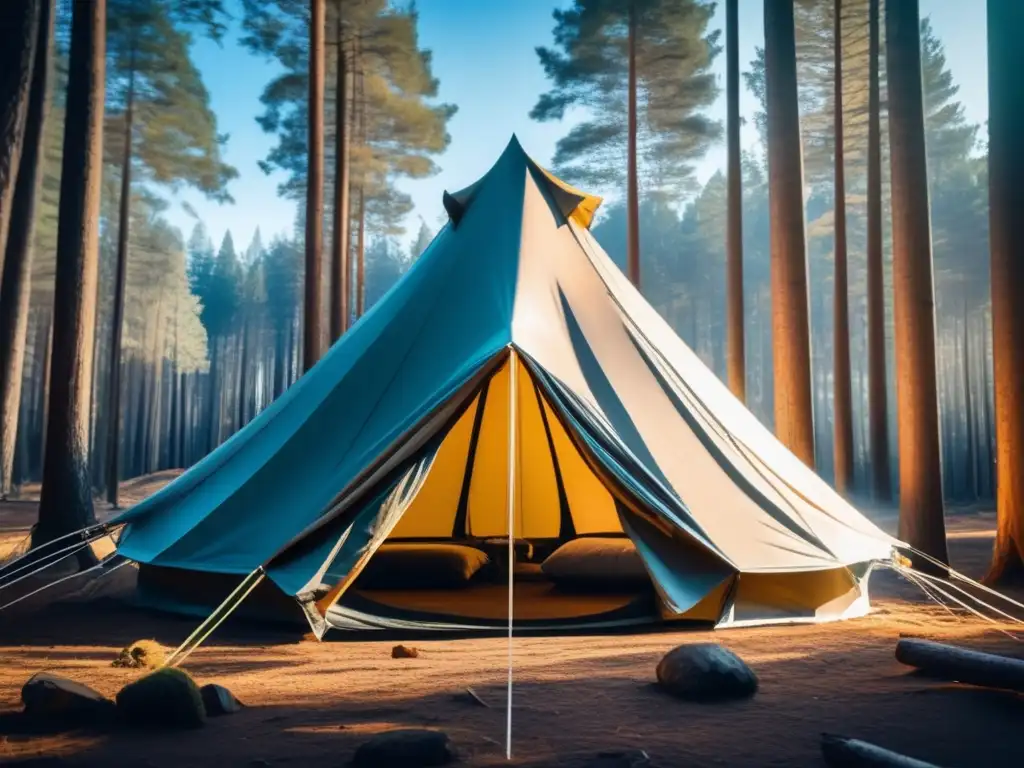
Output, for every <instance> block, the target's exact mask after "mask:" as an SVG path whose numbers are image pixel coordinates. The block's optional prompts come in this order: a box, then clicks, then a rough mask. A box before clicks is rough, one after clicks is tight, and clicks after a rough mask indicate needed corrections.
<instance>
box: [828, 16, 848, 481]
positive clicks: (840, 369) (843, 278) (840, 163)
mask: <svg viewBox="0 0 1024 768" xmlns="http://www.w3.org/2000/svg"><path fill="white" fill-rule="evenodd" d="M834 5H835V16H834V39H835V42H834V48H835V64H834V68H835V83H834V89H835V94H834V101H835V116H834V120H835V142H836V147H835V281H834V283H835V286H834V287H835V298H834V300H833V305H832V312H833V320H832V333H833V336H832V360H833V374H832V386H833V388H834V392H833V425H834V426H833V429H834V435H833V440H834V448H833V449H834V457H835V459H834V461H835V487H836V490H837V491H838V492H839V493H841V494H843V495H846V494H848V493H849V492H850V490H851V489H852V486H853V392H852V386H853V384H852V382H851V373H850V297H849V288H848V286H849V282H848V278H847V265H846V168H845V167H844V165H845V157H846V156H845V153H844V151H843V137H844V132H843V22H842V13H843V4H842V0H834Z"/></svg>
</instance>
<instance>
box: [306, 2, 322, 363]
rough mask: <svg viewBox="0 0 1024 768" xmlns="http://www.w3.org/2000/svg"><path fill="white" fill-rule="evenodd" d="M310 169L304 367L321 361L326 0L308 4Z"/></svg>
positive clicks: (307, 195)
mask: <svg viewBox="0 0 1024 768" xmlns="http://www.w3.org/2000/svg"><path fill="white" fill-rule="evenodd" d="M309 11H310V26H309V169H308V171H307V174H306V275H305V305H306V312H305V315H304V318H305V320H304V323H305V324H304V327H303V335H302V366H303V370H304V371H308V370H309V369H310V368H312V367H313V366H314V365H316V362H317V360H319V359H320V346H321V345H320V290H321V285H320V255H321V252H322V250H323V218H324V27H325V25H326V23H327V21H326V0H309Z"/></svg>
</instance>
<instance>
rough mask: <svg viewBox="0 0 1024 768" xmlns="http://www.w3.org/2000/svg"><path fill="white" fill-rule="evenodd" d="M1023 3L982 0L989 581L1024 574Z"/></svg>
mask: <svg viewBox="0 0 1024 768" xmlns="http://www.w3.org/2000/svg"><path fill="white" fill-rule="evenodd" d="M1022 39H1024V7H1022V5H1021V4H1020V3H1016V2H1012V1H1010V2H1008V1H1007V0H988V66H989V85H988V91H989V94H988V100H989V123H988V129H989V144H988V167H989V171H988V184H989V247H990V249H991V261H992V357H993V366H994V371H995V423H996V467H997V477H996V513H997V518H998V523H997V527H996V542H995V549H994V551H993V554H992V567H991V569H990V570H989V573H988V577H987V579H988V581H989V582H991V583H1006V582H1010V581H1020V580H1021V579H1024V301H1022V297H1024V219H1022V212H1024V190H1022V188H1021V179H1022V178H1024V147H1022V146H1021V137H1022V136H1024V80H1022V78H1021V73H1022V72H1024V47H1022V46H1021V40H1022Z"/></svg>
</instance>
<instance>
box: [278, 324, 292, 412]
mask: <svg viewBox="0 0 1024 768" xmlns="http://www.w3.org/2000/svg"><path fill="white" fill-rule="evenodd" d="M289 325H290V324H289ZM288 333H289V331H288V328H287V327H285V328H281V327H278V328H275V329H274V399H275V400H277V398H279V397H280V396H281V395H282V394H283V393H284V387H285V367H286V365H287V364H286V362H285V360H286V358H287V354H288Z"/></svg>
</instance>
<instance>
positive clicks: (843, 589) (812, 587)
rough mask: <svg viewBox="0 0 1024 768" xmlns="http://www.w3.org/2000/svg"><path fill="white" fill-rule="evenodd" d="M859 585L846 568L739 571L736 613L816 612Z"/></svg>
mask: <svg viewBox="0 0 1024 768" xmlns="http://www.w3.org/2000/svg"><path fill="white" fill-rule="evenodd" d="M856 587H857V582H856V580H855V579H854V578H853V574H851V573H850V571H849V570H848V569H847V568H830V569H828V570H825V571H798V572H796V573H744V574H740V577H739V585H738V586H737V588H736V612H737V614H740V613H741V612H751V611H754V612H756V611H758V610H759V609H761V608H771V609H772V610H774V611H783V612H794V613H806V612H813V611H815V610H817V609H818V608H820V607H822V606H823V605H826V604H827V603H830V602H832V601H833V600H836V599H837V598H840V597H842V596H843V595H846V594H847V593H849V592H850V591H851V590H853V589H855V588H856Z"/></svg>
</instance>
